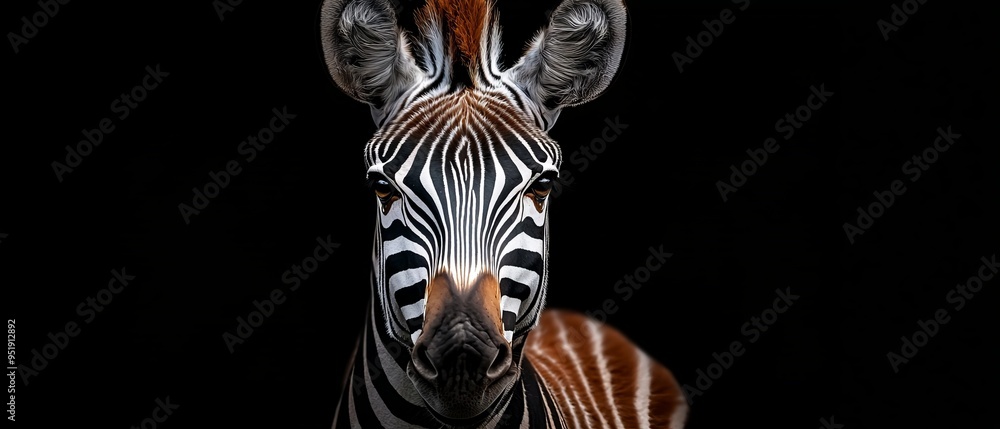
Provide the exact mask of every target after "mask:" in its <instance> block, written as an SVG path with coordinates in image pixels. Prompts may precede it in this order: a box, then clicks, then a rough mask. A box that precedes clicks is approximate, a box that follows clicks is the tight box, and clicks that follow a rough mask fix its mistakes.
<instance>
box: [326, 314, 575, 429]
mask: <svg viewBox="0 0 1000 429" xmlns="http://www.w3.org/2000/svg"><path fill="white" fill-rule="evenodd" d="M369 307H370V308H369V309H370V310H371V311H369V317H368V320H367V322H366V323H365V328H364V333H363V334H362V336H361V339H360V341H359V342H358V350H357V351H356V352H355V354H354V363H353V366H352V368H351V370H350V372H349V379H348V382H347V383H346V385H345V389H346V390H345V391H344V392H343V394H342V395H341V403H340V406H339V407H338V412H337V417H336V421H335V424H334V427H354V428H357V427H364V428H368V427H387V428H388V427H392V428H396V427H401V428H403V427H418V428H420V427H423V428H440V427H455V428H457V427H460V426H455V425H443V424H442V423H441V421H439V420H438V419H435V418H434V415H433V413H432V412H431V410H429V409H428V407H427V405H426V403H425V402H424V400H423V398H421V397H420V395H419V394H418V393H417V391H416V389H415V388H414V387H413V383H412V382H411V381H410V378H409V377H408V376H407V375H406V367H407V365H408V364H409V362H410V351H409V350H408V349H407V348H406V347H403V346H402V345H401V344H399V343H398V342H397V341H395V340H394V339H392V338H391V337H390V336H389V335H388V333H386V332H385V329H384V326H385V324H384V323H383V321H382V320H381V311H380V310H379V309H377V308H375V306H369ZM516 343H517V344H515V347H516V348H515V350H516V352H515V353H516V354H515V356H519V355H520V354H521V353H520V352H521V349H522V348H523V344H524V341H523V338H521V339H520V341H516ZM521 362H522V365H521V377H520V378H519V379H518V380H517V382H515V384H514V386H513V387H512V388H511V390H510V391H509V392H508V393H506V394H504V395H503V396H502V397H501V398H500V399H499V400H498V401H497V405H496V407H495V409H494V410H491V411H490V412H489V413H488V417H486V418H485V419H484V421H483V422H482V423H481V424H479V425H476V426H474V427H477V428H501V427H522V428H528V427H532V428H535V427H562V425H561V424H560V421H559V420H560V418H559V416H558V412H554V411H553V410H555V409H556V407H555V405H553V402H552V397H551V396H550V395H549V394H548V392H547V389H546V388H545V386H544V383H543V382H542V381H541V379H540V378H538V376H537V375H536V373H535V370H534V368H533V367H532V366H531V364H530V363H529V362H528V360H527V359H522V360H521Z"/></svg>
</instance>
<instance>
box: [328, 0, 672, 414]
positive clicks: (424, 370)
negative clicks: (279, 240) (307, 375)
mask: <svg viewBox="0 0 1000 429" xmlns="http://www.w3.org/2000/svg"><path fill="white" fill-rule="evenodd" d="M625 16H626V15H625V9H624V5H623V4H621V3H620V0H564V2H563V4H561V5H560V6H559V7H558V8H557V9H556V10H555V12H554V13H553V16H552V18H551V23H550V25H549V27H548V28H546V29H543V30H542V31H541V32H539V34H538V35H537V36H536V37H535V39H534V41H533V43H532V44H531V45H530V46H529V48H528V51H527V52H526V53H525V55H524V57H523V58H522V60H521V61H520V62H518V63H517V64H516V65H514V66H513V67H512V68H510V69H507V70H502V69H501V68H500V66H499V61H498V58H499V54H500V49H501V46H500V30H499V28H498V26H497V25H496V19H495V17H494V16H493V12H492V4H491V3H490V2H488V1H486V0H452V1H448V0H429V1H428V3H427V5H426V6H424V8H423V9H421V10H420V11H418V14H417V24H418V27H419V28H420V34H417V35H410V34H406V33H404V32H403V31H401V30H400V29H399V28H398V26H397V25H396V17H395V16H394V12H392V8H391V7H390V5H389V4H388V2H387V0H327V2H326V3H325V4H324V7H323V12H322V23H321V27H322V28H321V30H322V33H323V49H324V53H325V54H326V59H327V64H328V66H329V67H330V72H331V74H332V75H333V77H334V81H335V82H336V83H337V85H338V86H340V87H341V88H342V89H343V90H344V91H345V92H346V93H347V94H349V95H350V96H352V97H354V98H356V99H358V100H360V101H362V102H365V103H367V104H369V105H370V106H371V108H372V115H373V119H374V120H375V122H376V124H377V125H378V127H379V129H378V132H377V133H376V134H375V136H374V137H373V138H372V139H371V140H370V141H369V142H368V144H367V145H366V147H365V150H364V159H365V164H366V167H367V174H368V178H369V181H370V183H371V184H372V189H373V191H374V193H375V196H376V198H375V199H374V204H375V209H376V212H377V213H378V215H377V224H376V228H375V239H374V246H373V252H372V272H371V301H370V303H369V310H370V312H369V316H368V319H367V321H366V324H365V328H364V331H363V334H362V336H361V337H360V340H359V341H358V346H357V350H356V351H355V355H354V358H353V360H354V364H353V366H352V369H351V371H350V373H349V375H348V377H346V383H345V386H344V389H345V390H344V395H343V396H342V398H341V402H340V404H339V405H338V407H337V416H336V419H335V421H334V426H335V427H364V428H369V427H389V428H396V427H483V428H493V427H523V428H527V427H532V428H535V427H546V428H590V427H614V428H626V427H628V428H633V427H643V428H645V427H656V428H659V427H681V426H682V425H683V422H684V419H685V415H686V409H687V408H686V405H685V403H684V401H683V394H682V393H681V391H680V389H679V388H678V386H677V384H676V381H675V380H674V379H673V377H672V375H671V374H670V372H669V371H668V370H667V369H666V368H664V367H663V366H661V365H660V364H658V363H657V362H655V361H654V360H652V359H651V358H650V357H649V356H647V355H646V354H645V353H643V352H642V351H641V350H639V349H638V348H637V347H635V345H633V344H632V343H631V342H629V341H628V340H627V339H626V338H625V337H623V336H622V335H621V334H620V333H619V332H617V331H615V330H614V329H612V328H610V327H608V326H604V325H601V324H598V323H597V322H595V321H593V320H590V319H587V318H585V317H583V316H581V315H578V314H575V313H570V312H564V311H559V312H556V311H552V310H548V311H544V312H543V308H544V303H545V291H546V289H547V283H548V265H547V255H548V206H549V204H550V200H549V199H548V198H546V196H547V194H548V191H547V189H548V186H551V181H552V180H553V179H554V178H555V177H556V176H557V175H558V171H559V168H560V165H561V162H562V155H561V152H560V149H559V146H558V145H557V144H556V143H555V142H554V141H553V140H552V139H551V138H549V137H548V135H547V134H546V130H548V129H549V128H550V127H551V126H552V124H553V123H554V122H555V119H556V118H557V117H558V113H559V111H560V110H561V109H562V108H563V107H565V106H572V105H576V104H580V103H583V102H586V101H588V100H590V99H592V98H594V97H596V96H597V95H598V94H600V93H601V92H602V91H603V90H604V89H605V88H607V86H608V85H609V84H610V81H611V77H612V76H613V75H614V73H615V71H616V70H617V66H618V61H619V59H620V56H621V52H622V45H623V43H624V26H625ZM529 333H530V335H529Z"/></svg>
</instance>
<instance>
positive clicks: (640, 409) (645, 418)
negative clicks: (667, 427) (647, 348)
mask: <svg viewBox="0 0 1000 429" xmlns="http://www.w3.org/2000/svg"><path fill="white" fill-rule="evenodd" d="M635 353H636V354H637V355H638V356H639V368H638V369H636V372H635V374H636V382H635V385H636V386H638V390H637V391H636V392H635V412H636V414H637V415H638V416H639V427H641V428H648V427H649V385H650V383H651V382H652V377H650V374H649V371H650V369H649V357H647V356H646V354H645V353H643V352H642V351H640V350H636V351H635Z"/></svg>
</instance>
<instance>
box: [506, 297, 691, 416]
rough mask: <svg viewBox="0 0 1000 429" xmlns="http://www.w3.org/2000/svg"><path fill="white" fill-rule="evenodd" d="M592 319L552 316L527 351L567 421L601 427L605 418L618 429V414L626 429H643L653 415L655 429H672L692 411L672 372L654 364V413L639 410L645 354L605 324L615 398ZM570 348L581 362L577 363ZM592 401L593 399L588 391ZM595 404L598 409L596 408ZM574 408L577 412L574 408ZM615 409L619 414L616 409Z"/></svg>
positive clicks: (603, 347) (604, 339)
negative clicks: (643, 418)
mask: <svg viewBox="0 0 1000 429" xmlns="http://www.w3.org/2000/svg"><path fill="white" fill-rule="evenodd" d="M589 323H592V322H591V321H590V320H589V319H588V318H587V317H585V316H583V315H581V314H579V313H574V312H570V311H562V310H547V311H545V312H543V313H542V315H541V320H540V321H539V324H538V326H537V327H536V328H535V329H534V330H532V331H531V333H530V334H528V343H527V345H526V346H525V354H526V357H527V359H529V360H530V361H531V364H532V366H533V367H534V368H535V369H536V370H537V371H538V374H539V375H540V376H541V378H542V379H543V380H544V381H545V384H546V385H547V386H549V388H550V390H551V392H552V395H553V397H554V399H555V402H556V403H557V404H560V408H561V409H560V413H561V414H562V417H563V421H565V422H566V424H567V425H569V426H570V427H573V426H574V416H573V415H571V414H575V417H576V420H575V423H576V426H577V427H584V428H591V427H601V416H603V419H604V422H605V424H606V425H607V426H609V427H614V426H615V414H617V415H618V418H619V419H620V420H621V423H622V425H623V426H624V427H626V428H637V427H640V425H639V422H640V415H641V414H646V413H648V416H649V427H651V428H666V427H671V426H672V425H677V424H678V423H679V422H673V421H671V419H672V418H673V417H674V414H675V411H677V410H678V408H679V407H687V404H686V403H685V399H684V394H683V392H682V391H681V388H680V386H679V385H678V383H677V380H676V379H674V376H673V375H672V374H671V373H670V371H669V370H668V369H667V368H666V367H664V366H663V365H660V364H659V363H657V362H656V361H655V360H652V358H649V359H650V360H649V377H650V385H649V407H648V409H647V410H636V409H635V399H636V396H637V394H638V386H637V383H636V381H637V376H638V370H639V368H640V365H639V360H640V354H641V353H643V352H642V351H641V350H639V349H638V348H637V347H636V345H635V344H634V343H632V342H631V341H630V340H629V339H628V338H626V337H625V336H624V335H622V334H621V332H619V331H618V330H616V329H614V328H612V327H610V326H608V325H604V324H600V325H599V326H598V327H597V330H598V331H599V333H600V336H601V343H602V344H601V348H600V349H601V352H602V354H603V355H604V359H605V362H606V368H607V371H608V373H609V374H610V377H609V379H610V383H611V389H610V390H611V395H610V396H611V397H610V398H609V397H608V396H609V395H608V394H607V393H606V390H605V387H604V381H603V378H602V376H601V370H600V366H599V364H598V360H597V359H596V358H595V357H594V348H593V347H594V343H595V340H596V338H595V337H594V336H592V335H591V333H590V332H591V331H590V328H589V326H588V324H589ZM565 346H568V347H569V351H572V352H573V354H575V355H576V358H577V359H578V360H579V361H580V366H579V368H578V367H576V366H575V365H574V363H573V358H572V357H571V355H570V353H569V351H568V350H567V349H566V348H565ZM588 390H589V391H590V395H587V393H586V392H587V391H588ZM591 396H592V397H593V400H591ZM593 403H596V404H597V407H596V408H595V407H594V406H593ZM567 404H574V406H575V407H576V411H575V412H574V411H572V410H570V409H569V408H568V406H567ZM612 406H613V407H614V409H612Z"/></svg>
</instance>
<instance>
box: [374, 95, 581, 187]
mask: <svg viewBox="0 0 1000 429" xmlns="http://www.w3.org/2000/svg"><path fill="white" fill-rule="evenodd" d="M494 161H499V162H503V163H508V166H515V165H516V166H519V167H523V168H526V169H527V170H529V171H532V172H535V173H538V172H542V171H546V170H553V169H554V170H558V168H559V165H560V163H561V153H560V150H559V146H558V144H556V142H555V141H554V140H552V139H551V138H550V137H549V136H548V135H547V134H546V133H545V132H544V131H542V130H541V129H539V128H538V126H537V125H535V124H534V123H533V122H532V121H530V120H529V119H528V118H527V116H526V115H525V114H524V113H523V112H522V111H521V110H519V109H517V108H516V107H514V106H513V105H512V104H511V102H510V101H509V100H508V99H507V98H505V97H503V96H501V95H497V94H492V93H489V92H485V91H481V90H477V89H462V90H460V91H457V92H453V93H449V94H443V95H436V96H433V97H427V98H424V99H419V100H417V101H415V102H414V103H412V104H410V105H408V106H406V107H405V108H403V109H402V110H401V111H400V112H399V114H398V115H397V116H396V118H394V119H393V120H391V121H389V122H388V123H386V124H385V126H383V127H382V129H380V130H379V131H378V132H377V133H376V134H375V136H374V137H372V139H371V140H370V141H369V142H368V145H367V147H366V148H365V162H366V164H367V166H368V167H372V166H376V165H378V166H381V169H382V171H383V173H385V174H386V175H389V176H391V175H392V174H393V173H395V172H396V171H398V170H399V169H400V168H409V167H405V165H412V164H413V163H420V164H424V163H430V164H434V163H441V164H442V167H444V168H458V169H461V170H467V171H473V170H481V169H482V164H483V163H484V162H494Z"/></svg>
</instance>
